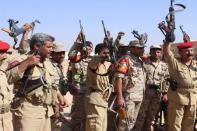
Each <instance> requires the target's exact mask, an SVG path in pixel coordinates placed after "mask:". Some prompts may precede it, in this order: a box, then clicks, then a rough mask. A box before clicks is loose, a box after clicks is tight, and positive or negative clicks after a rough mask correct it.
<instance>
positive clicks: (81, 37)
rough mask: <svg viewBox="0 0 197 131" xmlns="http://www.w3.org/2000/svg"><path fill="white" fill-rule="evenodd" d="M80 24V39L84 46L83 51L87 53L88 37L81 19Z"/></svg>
mask: <svg viewBox="0 0 197 131" xmlns="http://www.w3.org/2000/svg"><path fill="white" fill-rule="evenodd" d="M79 25H80V34H79V35H80V39H81V41H82V48H83V53H84V54H85V55H87V53H88V52H87V44H86V38H85V34H84V29H83V26H82V24H81V20H79Z"/></svg>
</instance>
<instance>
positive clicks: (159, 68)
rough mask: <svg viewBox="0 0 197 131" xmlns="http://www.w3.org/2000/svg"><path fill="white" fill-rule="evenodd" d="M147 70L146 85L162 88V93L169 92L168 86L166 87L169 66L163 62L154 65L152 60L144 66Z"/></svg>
mask: <svg viewBox="0 0 197 131" xmlns="http://www.w3.org/2000/svg"><path fill="white" fill-rule="evenodd" d="M144 68H145V70H146V85H147V86H148V85H156V86H160V90H161V91H162V92H167V90H168V86H165V87H163V86H162V85H165V84H164V83H165V82H166V79H167V78H168V77H169V72H168V67H167V64H166V63H164V62H163V61H160V62H158V63H154V62H152V61H151V60H149V61H147V62H146V63H145V64H144Z"/></svg>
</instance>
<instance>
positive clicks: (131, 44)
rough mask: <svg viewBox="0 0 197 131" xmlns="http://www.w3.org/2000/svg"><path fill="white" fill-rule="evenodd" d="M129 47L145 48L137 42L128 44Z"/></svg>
mask: <svg viewBox="0 0 197 131" xmlns="http://www.w3.org/2000/svg"><path fill="white" fill-rule="evenodd" d="M129 47H145V45H144V44H143V43H141V42H140V41H139V40H133V41H130V42H129Z"/></svg>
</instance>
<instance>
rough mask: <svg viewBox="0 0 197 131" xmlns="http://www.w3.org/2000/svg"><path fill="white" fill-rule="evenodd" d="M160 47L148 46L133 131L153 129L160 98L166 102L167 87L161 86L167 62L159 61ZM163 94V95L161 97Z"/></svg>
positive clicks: (166, 75) (167, 74)
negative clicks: (142, 97)
mask: <svg viewBox="0 0 197 131" xmlns="http://www.w3.org/2000/svg"><path fill="white" fill-rule="evenodd" d="M161 57H162V53H161V47H160V46H158V45H153V46H151V47H150V58H149V60H148V61H147V62H145V64H144V67H145V70H146V90H145V96H144V100H143V102H142V105H141V108H140V111H139V114H138V118H137V121H136V123H135V129H134V130H135V131H153V126H152V122H153V121H154V118H155V116H156V114H157V113H158V111H159V108H160V102H161V98H163V99H164V100H165V102H167V89H166V87H163V86H162V85H163V83H165V81H166V79H167V77H168V76H169V73H168V68H167V64H166V63H164V62H163V61H161ZM162 95H164V96H163V97H161V96H162Z"/></svg>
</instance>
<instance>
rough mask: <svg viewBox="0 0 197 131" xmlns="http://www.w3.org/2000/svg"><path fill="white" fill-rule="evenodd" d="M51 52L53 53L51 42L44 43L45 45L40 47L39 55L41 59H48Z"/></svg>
mask: <svg viewBox="0 0 197 131" xmlns="http://www.w3.org/2000/svg"><path fill="white" fill-rule="evenodd" d="M52 51H53V42H51V41H46V42H45V44H44V45H43V46H41V47H40V54H41V57H43V58H47V57H49V56H50V54H51V52H52Z"/></svg>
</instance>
